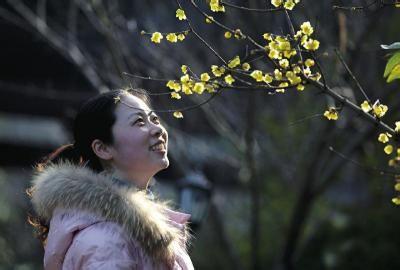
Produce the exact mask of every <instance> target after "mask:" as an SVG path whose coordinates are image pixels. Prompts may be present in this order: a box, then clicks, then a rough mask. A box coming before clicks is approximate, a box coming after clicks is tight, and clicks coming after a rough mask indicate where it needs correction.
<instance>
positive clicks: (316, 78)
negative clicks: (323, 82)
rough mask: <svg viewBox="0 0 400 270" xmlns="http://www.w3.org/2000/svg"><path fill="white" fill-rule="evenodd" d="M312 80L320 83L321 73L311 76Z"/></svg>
mask: <svg viewBox="0 0 400 270" xmlns="http://www.w3.org/2000/svg"><path fill="white" fill-rule="evenodd" d="M310 79H311V80H314V81H319V80H320V79H321V73H319V72H317V73H315V74H311V75H310Z"/></svg>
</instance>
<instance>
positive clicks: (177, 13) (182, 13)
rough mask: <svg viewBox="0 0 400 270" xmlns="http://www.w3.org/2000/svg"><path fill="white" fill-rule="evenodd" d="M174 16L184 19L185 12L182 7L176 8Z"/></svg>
mask: <svg viewBox="0 0 400 270" xmlns="http://www.w3.org/2000/svg"><path fill="white" fill-rule="evenodd" d="M176 17H177V18H178V19H179V20H180V21H182V20H186V14H185V11H184V10H183V9H180V8H178V9H177V10H176Z"/></svg>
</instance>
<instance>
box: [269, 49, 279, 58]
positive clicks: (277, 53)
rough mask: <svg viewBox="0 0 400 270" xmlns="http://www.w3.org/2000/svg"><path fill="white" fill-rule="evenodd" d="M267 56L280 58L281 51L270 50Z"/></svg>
mask: <svg viewBox="0 0 400 270" xmlns="http://www.w3.org/2000/svg"><path fill="white" fill-rule="evenodd" d="M268 57H269V58H271V59H281V58H282V56H281V53H280V52H279V51H278V50H270V51H269V54H268Z"/></svg>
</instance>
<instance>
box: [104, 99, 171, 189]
mask: <svg viewBox="0 0 400 270" xmlns="http://www.w3.org/2000/svg"><path fill="white" fill-rule="evenodd" d="M124 103H125V104H124ZM114 113H115V117H116V120H115V123H114V125H113V127H112V134H113V137H114V142H113V144H112V145H111V148H110V149H111V153H112V159H111V163H112V164H113V166H114V167H115V168H116V169H118V170H119V171H120V172H121V173H123V174H124V175H125V176H131V177H132V176H133V177H134V178H136V179H134V180H136V181H145V180H146V181H147V180H148V179H149V178H150V177H152V176H153V175H154V174H156V173H157V172H158V171H160V170H162V169H165V168H167V167H168V165H169V160H168V157H167V151H168V134H167V131H166V130H165V128H164V127H163V126H162V125H161V123H160V121H159V118H158V116H157V115H156V114H155V113H154V112H151V110H150V108H149V107H148V106H147V105H146V103H144V102H143V100H141V99H140V98H138V97H136V96H133V95H129V94H124V95H122V96H121V102H118V105H117V107H116V109H115V112H114ZM146 178H147V179H146ZM137 184H140V185H142V184H147V183H137Z"/></svg>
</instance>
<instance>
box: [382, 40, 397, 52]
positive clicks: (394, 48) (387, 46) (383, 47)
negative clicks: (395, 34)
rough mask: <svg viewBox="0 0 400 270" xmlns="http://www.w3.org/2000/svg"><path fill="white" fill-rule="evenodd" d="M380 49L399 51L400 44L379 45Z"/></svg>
mask: <svg viewBox="0 0 400 270" xmlns="http://www.w3.org/2000/svg"><path fill="white" fill-rule="evenodd" d="M381 48H382V49H384V50H398V49H400V42H395V43H392V44H390V45H384V44H381Z"/></svg>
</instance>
